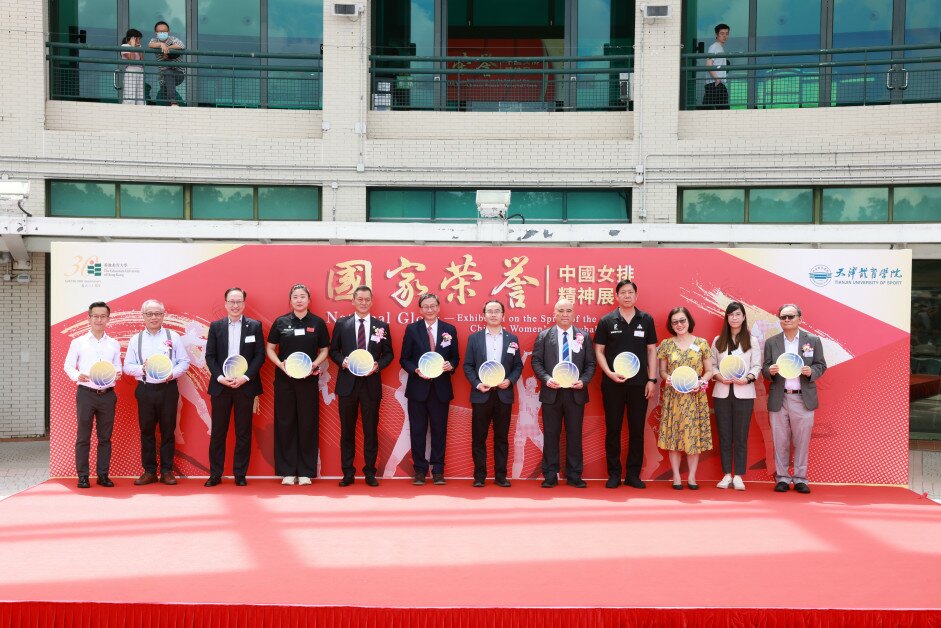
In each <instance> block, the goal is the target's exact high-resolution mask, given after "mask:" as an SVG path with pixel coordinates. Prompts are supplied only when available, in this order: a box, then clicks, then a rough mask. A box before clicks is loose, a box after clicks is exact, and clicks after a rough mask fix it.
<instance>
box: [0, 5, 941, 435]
mask: <svg viewBox="0 0 941 628" xmlns="http://www.w3.org/2000/svg"><path fill="white" fill-rule="evenodd" d="M336 4H337V3H335V2H332V1H328V2H322V1H321V0H228V1H227V2H225V3H220V2H213V1H211V0H162V1H161V2H153V1H152V0H83V1H78V0H45V1H44V2H36V1H35V0H7V2H4V3H3V6H2V7H0V17H2V20H3V24H4V28H3V29H2V32H0V82H2V89H0V147H2V148H0V173H2V174H4V175H6V176H7V177H8V178H9V179H11V180H28V181H29V182H30V184H31V187H30V193H29V197H28V199H26V200H25V201H24V202H23V203H21V204H18V203H16V202H15V200H13V199H9V198H8V199H6V200H5V201H3V202H2V203H0V235H2V236H3V249H4V250H5V251H7V252H8V253H9V254H8V255H4V256H3V257H2V260H0V261H2V263H3V264H5V265H6V269H7V270H6V274H5V281H4V282H3V284H2V285H0V307H2V310H3V312H4V314H5V315H4V316H3V318H2V322H0V338H2V342H3V352H2V355H3V356H4V357H5V359H4V360H3V366H2V367H0V391H2V392H3V394H2V395H0V438H8V437H21V436H35V435H42V434H43V433H45V432H46V430H47V429H48V428H47V424H46V418H45V417H46V416H47V413H46V399H47V398H48V394H47V390H46V386H47V384H45V382H46V381H47V379H48V378H47V374H46V368H47V359H46V354H47V351H48V339H47V337H46V335H47V331H46V330H47V329H48V303H49V295H48V290H47V289H46V288H45V286H46V276H45V268H46V255H47V254H48V251H49V244H50V242H52V241H54V240H62V239H82V238H86V239H91V240H126V241H134V240H147V241H197V242H198V241H202V240H213V241H218V240H225V241H235V242H262V243H267V242H297V243H303V242H320V243H323V242H350V243H390V244H391V243H395V244H403V243H404V244H415V243H418V244H421V243H425V242H427V243H481V244H498V245H499V244H514V245H516V244H521V245H531V246H557V245H566V246H568V245H571V244H573V243H575V244H577V245H578V246H586V247H589V246H625V247H637V246H662V247H686V246H692V247H704V246H708V247H713V246H722V247H727V246H733V247H771V248H776V247H797V248H807V247H826V248H856V247H862V248H908V249H911V250H912V252H913V257H914V259H915V270H914V276H913V285H914V286H915V290H914V294H913V319H914V317H916V316H918V317H920V319H919V320H920V321H921V322H919V321H913V354H912V367H913V372H916V373H925V374H929V375H930V374H932V373H933V374H934V375H941V332H939V331H938V329H937V328H938V326H939V325H941V323H939V322H938V321H941V301H939V300H938V299H939V297H938V294H939V290H941V261H939V260H941V39H939V33H941V7H939V6H938V4H937V3H936V2H934V1H932V0H865V1H861V0H845V1H844V0H801V1H799V2H793V1H790V2H785V1H784V0H780V1H774V0H768V1H767V2H766V1H765V0H762V1H761V3H758V2H757V0H721V1H720V0H688V1H687V2H681V1H680V0H659V1H658V2H656V3H653V2H650V3H641V2H637V3H636V4H635V3H634V2H633V1H632V0H631V1H619V0H514V2H513V3H507V2H498V1H497V0H372V1H371V2H368V3H364V2H360V3H349V4H348V7H350V8H349V11H350V12H351V15H343V14H340V15H337V14H336V13H342V12H343V11H346V10H347V9H345V8H339V9H338V8H337V7H336V6H335V5H336ZM759 4H760V7H759ZM863 6H864V8H865V10H863V9H862V8H860V7H863ZM658 13H662V14H665V15H662V16H661V15H656V14H658ZM158 20H160V21H164V22H166V23H167V26H168V28H169V30H170V32H171V34H172V35H173V36H175V37H178V38H179V39H180V40H181V41H182V42H183V45H184V46H185V49H184V50H183V51H182V52H180V53H179V54H176V55H173V54H171V55H170V57H175V58H168V59H167V60H165V61H162V62H161V61H159V60H158V59H157V58H156V56H155V55H154V54H152V53H151V51H150V50H151V49H150V48H148V45H149V42H150V40H151V38H152V37H153V36H154V23H155V22H157V21H158ZM720 23H724V24H727V25H729V27H730V31H731V32H730V34H729V35H730V36H729V39H728V41H727V42H726V44H725V46H724V49H725V50H724V53H723V54H725V55H726V56H725V57H720V56H719V55H718V54H717V53H713V54H712V56H711V57H710V56H709V55H710V53H709V52H708V49H709V47H710V45H711V44H712V42H713V41H714V39H715V34H714V32H713V31H714V27H715V26H716V25H717V24H720ZM130 28H136V29H138V30H139V31H141V32H142V33H143V48H142V51H144V52H145V54H144V55H143V60H141V61H136V62H135V60H133V59H130V60H127V59H126V60H124V61H121V60H120V53H121V50H120V49H119V48H117V47H118V46H120V44H121V40H122V38H123V36H124V34H125V32H126V31H127V30H128V29H130ZM128 50H131V49H128ZM720 59H721V63H720V61H719V60H720ZM707 60H712V61H713V64H714V65H720V66H721V67H723V68H724V70H722V73H723V74H724V75H725V76H721V77H718V78H715V77H713V75H711V74H709V73H708V72H709V71H708V70H707V69H705V68H706V67H707ZM136 63H139V64H141V66H140V67H142V68H143V71H142V72H141V74H142V75H143V76H142V78H143V89H141V92H140V94H139V97H137V96H135V95H134V93H132V90H133V88H132V87H131V85H132V84H133V81H134V78H132V74H133V73H134V72H136V71H137V70H134V69H133V67H132V68H131V69H128V67H129V66H134V65H135V64H136ZM168 73H177V74H178V75H179V78H178V79H175V81H179V82H178V84H176V85H175V91H174V87H173V86H171V87H170V88H169V89H168V88H166V78H167V77H166V76H165V75H167V74H168ZM718 83H721V84H722V85H723V87H724V89H725V91H726V94H727V95H728V109H725V108H722V107H724V106H725V105H724V103H722V102H720V103H718V108H715V107H716V103H715V102H714V101H707V102H706V105H705V106H704V104H703V103H704V101H703V98H704V92H705V89H706V86H707V85H710V84H718ZM124 100H139V101H140V102H141V103H142V104H141V105H134V104H131V103H125V102H122V101H124ZM171 103H172V104H175V105H177V106H168V105H171ZM478 189H509V190H512V191H513V196H512V199H513V200H512V202H511V207H510V211H509V213H510V214H511V216H512V217H511V218H510V219H509V220H506V221H501V220H486V221H479V220H478V219H477V213H476V206H475V204H474V192H475V191H476V190H478ZM24 212H28V213H29V214H30V215H27V214H26V213H24ZM523 220H525V224H523V222H522V221H523ZM533 225H540V226H542V225H550V226H551V228H544V229H533ZM0 265H2V264H0ZM25 276H28V278H29V281H28V283H25V282H23V281H25V280H24V279H23V277H25ZM17 278H20V279H21V281H17ZM922 319H923V320H922ZM932 325H933V326H934V328H932ZM916 332H917V333H916ZM935 347H937V349H936V348H935ZM48 368H60V367H59V365H55V364H53V365H50V366H48ZM921 401H925V400H921ZM936 406H937V401H935V402H933V405H932V402H931V401H930V400H928V405H927V406H925V407H924V408H922V409H921V410H919V411H918V413H917V414H918V416H919V417H920V418H919V424H918V425H917V426H916V425H915V415H916V412H915V411H914V410H913V427H912V430H913V432H928V433H930V432H941V417H939V414H938V411H937V410H935V409H934V408H935V407H936ZM913 407H914V406H913Z"/></svg>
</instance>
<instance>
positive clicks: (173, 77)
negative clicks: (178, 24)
mask: <svg viewBox="0 0 941 628" xmlns="http://www.w3.org/2000/svg"><path fill="white" fill-rule="evenodd" d="M147 47H148V48H154V49H157V50H160V52H158V53H157V59H158V60H160V61H176V60H177V59H179V58H180V55H179V54H174V53H173V52H171V51H172V50H183V49H184V48H185V47H186V46H185V44H184V43H183V41H182V40H180V39H179V38H177V37H174V36H173V35H171V34H170V25H169V24H167V23H166V22H162V21H161V22H157V23H156V24H154V37H153V39H151V40H150V43H149V44H148V45H147ZM158 74H159V77H160V89H159V91H158V92H157V101H158V102H169V103H170V106H172V107H175V106H176V105H177V104H178V103H177V101H176V98H177V93H176V88H177V87H178V86H179V85H180V84H181V83H182V82H183V81H184V80H186V74H185V73H184V72H183V70H182V69H180V68H174V67H170V66H165V65H162V66H160V67H159V69H158Z"/></svg>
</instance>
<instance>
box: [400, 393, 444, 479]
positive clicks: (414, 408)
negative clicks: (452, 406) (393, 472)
mask: <svg viewBox="0 0 941 628" xmlns="http://www.w3.org/2000/svg"><path fill="white" fill-rule="evenodd" d="M429 424H430V425H431V452H430V454H429V455H428V456H429V457H428V459H426V458H425V446H426V442H425V434H427V433H428V426H429ZM408 430H409V434H410V435H411V439H412V464H413V465H414V467H415V473H417V474H419V475H426V474H427V473H428V466H429V463H430V464H431V472H432V473H444V448H445V444H446V443H447V437H448V402H447V401H441V400H439V399H438V398H437V397H436V396H435V393H434V392H431V394H429V395H428V400H427V401H412V400H409V402H408Z"/></svg>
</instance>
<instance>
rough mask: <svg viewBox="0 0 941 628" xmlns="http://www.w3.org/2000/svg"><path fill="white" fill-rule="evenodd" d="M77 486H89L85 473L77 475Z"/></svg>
mask: <svg viewBox="0 0 941 628" xmlns="http://www.w3.org/2000/svg"><path fill="white" fill-rule="evenodd" d="M77 486H78V487H79V488H91V484H89V483H88V476H87V475H80V476H78V484H77Z"/></svg>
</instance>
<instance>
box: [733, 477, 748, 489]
mask: <svg viewBox="0 0 941 628" xmlns="http://www.w3.org/2000/svg"><path fill="white" fill-rule="evenodd" d="M732 488H734V489H735V490H736V491H744V490H745V482H744V481H742V476H740V475H736V476H735V477H734V478H732Z"/></svg>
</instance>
